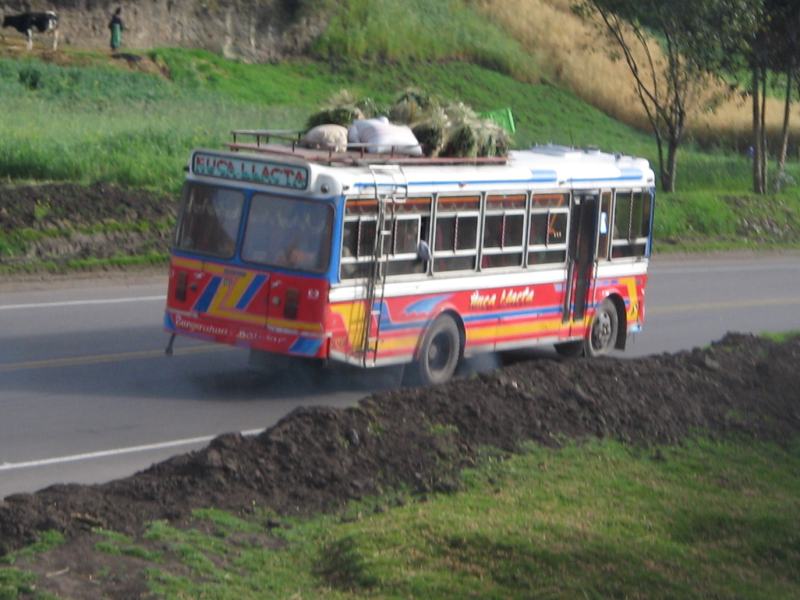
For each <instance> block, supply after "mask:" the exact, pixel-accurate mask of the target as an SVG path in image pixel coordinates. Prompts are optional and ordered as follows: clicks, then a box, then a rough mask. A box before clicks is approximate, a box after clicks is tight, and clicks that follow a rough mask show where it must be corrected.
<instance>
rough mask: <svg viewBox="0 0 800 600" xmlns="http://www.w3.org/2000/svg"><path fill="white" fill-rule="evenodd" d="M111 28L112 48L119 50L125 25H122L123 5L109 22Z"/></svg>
mask: <svg viewBox="0 0 800 600" xmlns="http://www.w3.org/2000/svg"><path fill="white" fill-rule="evenodd" d="M108 28H109V29H110V30H111V50H112V51H114V50H117V49H118V48H119V47H120V46H121V45H122V31H123V30H124V29H125V27H124V26H123V25H122V7H121V6H120V7H118V8H117V10H115V11H114V14H113V15H112V17H111V21H110V22H109V24H108Z"/></svg>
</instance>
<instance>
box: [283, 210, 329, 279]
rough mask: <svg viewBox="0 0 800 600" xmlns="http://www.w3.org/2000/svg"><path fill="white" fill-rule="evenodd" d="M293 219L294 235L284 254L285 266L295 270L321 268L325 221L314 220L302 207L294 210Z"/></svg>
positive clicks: (308, 211) (310, 212)
mask: <svg viewBox="0 0 800 600" xmlns="http://www.w3.org/2000/svg"><path fill="white" fill-rule="evenodd" d="M316 216H319V215H316ZM294 217H295V218H294V222H295V226H294V227H293V228H292V229H293V233H294V234H293V238H292V241H291V242H290V243H289V246H288V247H287V249H286V253H285V257H286V266H287V267H291V268H295V269H303V270H309V269H311V270H317V269H319V268H320V267H321V266H322V265H321V264H320V261H321V260H322V252H320V249H321V243H322V238H323V232H324V230H325V221H324V220H322V219H315V218H314V217H315V215H313V214H312V211H311V210H310V209H309V208H307V207H303V206H297V207H296V208H295V211H294Z"/></svg>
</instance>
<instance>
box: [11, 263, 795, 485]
mask: <svg viewBox="0 0 800 600" xmlns="http://www.w3.org/2000/svg"><path fill="white" fill-rule="evenodd" d="M164 289H165V278H164V277H160V276H159V277H155V276H154V277H139V278H137V279H124V280H122V279H120V278H116V279H114V278H112V279H111V280H108V279H103V280H93V279H84V280H79V281H66V282H55V283H52V282H51V283H48V284H13V285H12V284H3V285H2V286H0V498H2V497H3V496H6V495H8V494H12V493H17V492H26V491H33V490H36V489H39V488H41V487H44V486H46V485H50V484H52V483H55V482H81V483H89V482H98V481H106V480H109V479H112V478H116V477H121V476H125V475H128V474H130V473H132V472H134V471H136V470H138V469H141V468H144V467H146V466H148V465H150V464H152V463H153V462H157V461H159V460H162V459H164V458H166V457H168V456H171V455H173V454H176V453H179V452H185V451H188V450H191V449H193V448H198V447H201V446H202V445H204V444H205V443H207V441H208V440H209V439H210V438H211V437H212V436H213V435H215V434H217V433H221V432H225V431H255V430H258V429H261V428H263V427H267V426H269V425H271V424H273V423H275V422H276V421H277V420H278V419H280V418H281V417H282V416H284V415H285V414H286V413H288V412H289V411H291V410H292V409H293V408H295V407H297V406H300V405H309V404H325V405H328V406H347V405H349V404H352V403H354V402H355V401H356V400H357V399H358V398H360V397H361V396H363V395H364V394H365V393H367V392H368V391H370V390H373V389H380V388H385V387H388V386H391V385H394V384H395V383H396V379H395V375H396V373H395V372H377V373H376V372H371V373H370V374H368V375H366V376H358V377H355V376H354V375H353V374H352V373H349V372H347V373H341V374H340V375H338V376H337V377H335V378H334V379H333V381H330V382H328V384H327V385H326V386H325V389H316V388H314V387H313V386H312V385H311V384H309V383H306V382H305V380H304V379H302V378H297V379H298V381H296V382H292V383H291V384H290V383H283V384H280V383H278V384H276V383H275V382H274V381H270V380H268V379H266V378H264V377H262V376H259V375H256V374H253V373H251V372H249V371H248V370H247V367H246V362H247V356H246V353H245V352H244V351H242V350H237V349H229V348H227V347H221V346H215V345H208V344H203V343H199V342H192V341H187V340H182V339H181V340H178V342H177V343H176V352H175V355H174V356H173V357H172V358H167V357H165V356H164V355H163V347H164V345H165V344H166V341H167V338H166V334H164V333H163V332H162V330H161V318H162V310H163V304H164V299H163V295H164ZM786 329H800V255H798V254H784V255H771V256H758V257H755V256H745V255H736V256H730V255H729V256H724V257H710V258H709V257H706V258H685V259H681V258H677V257H671V258H665V259H656V260H655V261H653V264H652V266H651V281H650V286H649V288H648V291H647V323H646V326H645V331H644V332H642V333H640V334H639V335H638V336H637V337H636V339H635V340H634V341H633V343H632V344H631V345H630V346H629V350H628V352H626V354H625V355H621V356H638V355H644V354H649V353H655V352H663V351H674V350H680V349H684V348H691V347H692V346H696V345H704V344H707V343H709V342H710V341H712V340H714V339H717V338H719V337H721V336H722V335H723V334H724V333H725V332H726V331H729V330H737V331H750V332H763V331H782V330H786ZM479 362H482V363H484V364H486V363H490V362H491V361H479Z"/></svg>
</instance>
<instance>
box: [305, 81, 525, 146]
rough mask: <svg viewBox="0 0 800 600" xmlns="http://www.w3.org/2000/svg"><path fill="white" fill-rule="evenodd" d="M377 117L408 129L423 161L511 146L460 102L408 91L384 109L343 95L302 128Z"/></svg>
mask: <svg viewBox="0 0 800 600" xmlns="http://www.w3.org/2000/svg"><path fill="white" fill-rule="evenodd" d="M380 115H388V117H389V120H390V121H391V122H392V123H397V124H402V125H407V126H408V127H410V128H411V130H412V131H413V133H414V135H415V136H416V138H417V140H418V141H419V142H420V144H421V145H422V148H423V151H424V152H425V155H426V156H448V157H478V156H505V155H506V154H507V153H508V150H509V148H510V147H511V142H512V140H511V137H510V134H509V133H508V131H506V129H504V128H503V127H502V126H501V125H500V124H498V122H497V120H496V119H494V118H493V115H492V116H486V117H482V116H479V115H478V114H477V113H476V112H475V111H474V110H472V108H471V107H469V106H467V105H466V104H464V103H463V102H455V103H449V104H448V103H444V102H443V101H442V100H441V99H439V98H437V97H436V96H432V95H430V94H427V93H425V92H422V91H420V90H417V89H414V88H409V89H406V90H404V91H403V92H401V93H400V94H399V95H398V97H397V99H396V100H395V102H394V103H393V104H392V105H391V106H389V107H381V106H379V105H378V104H377V103H375V102H374V101H373V100H372V99H370V98H361V99H357V98H356V97H354V96H353V95H352V94H351V93H350V92H348V91H346V90H343V91H341V92H339V93H338V94H336V95H334V96H333V97H332V98H331V99H330V100H329V101H328V102H327V103H326V105H325V106H323V108H322V109H321V110H319V111H318V112H316V113H314V114H312V115H311V117H309V119H308V122H307V127H308V128H309V129H310V128H312V127H316V126H317V125H321V124H336V125H342V126H345V127H348V126H349V125H350V124H351V123H352V122H353V121H355V120H357V119H363V118H373V117H377V116H380ZM508 116H509V117H510V111H509V115H508ZM511 122H512V123H513V119H512V121H511Z"/></svg>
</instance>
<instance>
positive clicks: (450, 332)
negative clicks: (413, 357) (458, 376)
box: [414, 315, 461, 385]
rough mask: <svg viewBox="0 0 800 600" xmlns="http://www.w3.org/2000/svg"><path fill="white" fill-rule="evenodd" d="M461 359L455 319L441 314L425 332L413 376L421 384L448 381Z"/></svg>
mask: <svg viewBox="0 0 800 600" xmlns="http://www.w3.org/2000/svg"><path fill="white" fill-rule="evenodd" d="M460 359H461V332H460V331H459V329H458V325H457V324H456V321H455V319H453V317H451V316H450V315H442V316H440V317H439V318H438V319H436V320H435V321H434V322H433V325H431V326H430V329H428V331H427V332H426V333H425V337H424V338H423V340H422V345H421V346H420V349H419V358H418V360H417V362H416V364H415V365H414V366H415V369H414V371H415V373H414V375H415V377H414V379H415V380H417V381H418V382H419V383H420V384H422V385H435V384H438V383H444V382H446V381H448V380H449V379H450V378H451V377H452V376H453V374H454V373H455V372H456V368H457V367H458V362H459V360H460Z"/></svg>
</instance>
